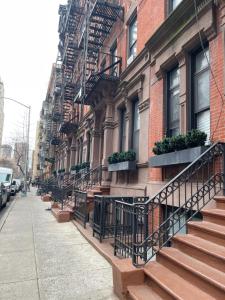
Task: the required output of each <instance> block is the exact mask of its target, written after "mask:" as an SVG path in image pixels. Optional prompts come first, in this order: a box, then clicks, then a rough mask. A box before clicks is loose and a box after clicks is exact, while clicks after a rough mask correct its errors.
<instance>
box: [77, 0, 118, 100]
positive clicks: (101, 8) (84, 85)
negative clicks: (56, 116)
mask: <svg viewBox="0 0 225 300" xmlns="http://www.w3.org/2000/svg"><path fill="white" fill-rule="evenodd" d="M84 11H85V16H84V18H83V22H82V27H81V31H80V35H79V40H78V48H79V49H80V54H81V66H82V67H81V72H82V76H81V78H79V79H78V82H77V86H80V90H79V92H78V93H77V94H76V97H75V100H76V102H77V103H81V104H85V105H92V106H94V102H93V97H92V96H93V93H96V92H98V89H99V90H100V89H101V88H102V87H103V85H102V84H104V85H105V84H106V85H107V83H109V85H110V88H114V87H115V84H117V83H118V81H119V75H120V67H121V58H119V57H117V56H113V55H112V54H111V53H109V52H108V51H105V52H104V51H102V49H103V48H104V42H105V40H106V38H107V37H108V36H109V34H110V32H111V30H112V27H113V26H114V24H115V22H116V21H117V20H118V19H121V20H122V19H123V8H122V7H121V6H120V5H119V1H115V0H108V1H103V0H87V1H85V6H84Z"/></svg>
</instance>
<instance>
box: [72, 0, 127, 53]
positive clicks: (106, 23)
mask: <svg viewBox="0 0 225 300" xmlns="http://www.w3.org/2000/svg"><path fill="white" fill-rule="evenodd" d="M91 2H92V3H91V4H90V6H91V12H90V19H89V24H90V26H89V34H88V45H89V46H90V48H89V50H91V52H95V53H96V52H98V51H99V49H100V48H101V47H102V46H103V43H104V41H105V39H106V38H107V36H108V35H109V33H110V31H111V29H112V27H113V25H114V24H115V22H116V21H117V20H118V18H120V19H123V8H122V6H120V5H119V1H111V0H108V1H103V0H95V1H91ZM116 3H118V4H116ZM85 26H86V25H85V20H84V22H83V24H82V28H81V30H80V32H81V35H80V38H79V42H78V45H79V47H81V45H82V44H83V39H84V37H85Z"/></svg>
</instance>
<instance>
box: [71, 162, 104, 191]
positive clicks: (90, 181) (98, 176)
mask: <svg viewBox="0 0 225 300" xmlns="http://www.w3.org/2000/svg"><path fill="white" fill-rule="evenodd" d="M101 184H102V166H98V167H97V168H95V169H91V170H89V172H88V173H85V174H84V175H82V176H81V177H80V178H79V179H78V180H76V181H75V182H74V190H80V191H86V190H88V189H91V188H92V187H93V186H96V185H101Z"/></svg>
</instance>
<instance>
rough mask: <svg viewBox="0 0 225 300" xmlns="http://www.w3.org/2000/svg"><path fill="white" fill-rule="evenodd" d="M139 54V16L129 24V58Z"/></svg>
mask: <svg viewBox="0 0 225 300" xmlns="http://www.w3.org/2000/svg"><path fill="white" fill-rule="evenodd" d="M136 54H137V17H135V18H134V19H133V20H132V21H131V23H130V25H129V49H128V58H130V57H133V58H134V57H135V56H136Z"/></svg>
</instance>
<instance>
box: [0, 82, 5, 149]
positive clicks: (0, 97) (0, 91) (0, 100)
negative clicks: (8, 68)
mask: <svg viewBox="0 0 225 300" xmlns="http://www.w3.org/2000/svg"><path fill="white" fill-rule="evenodd" d="M3 126H4V84H3V82H2V80H1V78H0V146H1V144H2V136H3Z"/></svg>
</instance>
